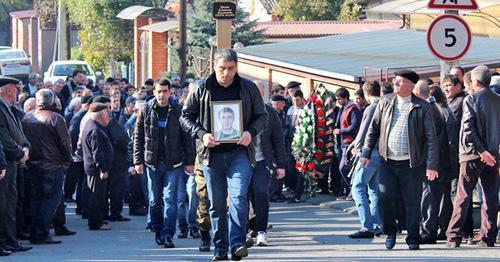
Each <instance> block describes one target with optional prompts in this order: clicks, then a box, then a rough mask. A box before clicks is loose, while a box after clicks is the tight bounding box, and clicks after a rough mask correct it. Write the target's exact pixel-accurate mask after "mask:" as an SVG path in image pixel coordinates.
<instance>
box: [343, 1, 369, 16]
mask: <svg viewBox="0 0 500 262" xmlns="http://www.w3.org/2000/svg"><path fill="white" fill-rule="evenodd" d="M364 8H365V5H364V4H360V3H357V1H356V0H346V1H345V2H344V3H343V4H342V5H341V6H340V14H339V17H338V20H343V21H355V20H358V16H359V15H360V14H361V12H362V11H363V9H364Z"/></svg>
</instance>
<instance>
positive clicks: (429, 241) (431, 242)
mask: <svg viewBox="0 0 500 262" xmlns="http://www.w3.org/2000/svg"><path fill="white" fill-rule="evenodd" d="M420 244H422V245H426V244H427V245H434V244H436V240H435V239H431V238H422V240H420Z"/></svg>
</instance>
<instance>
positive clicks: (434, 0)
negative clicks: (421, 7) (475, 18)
mask: <svg viewBox="0 0 500 262" xmlns="http://www.w3.org/2000/svg"><path fill="white" fill-rule="evenodd" d="M427 7H429V8H431V9H455V10H458V9H466V10H476V9H477V8H478V6H477V3H476V0H430V1H429V4H428V5H427Z"/></svg>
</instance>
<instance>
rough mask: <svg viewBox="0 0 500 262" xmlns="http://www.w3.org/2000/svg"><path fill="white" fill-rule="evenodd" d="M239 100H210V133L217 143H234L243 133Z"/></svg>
mask: <svg viewBox="0 0 500 262" xmlns="http://www.w3.org/2000/svg"><path fill="white" fill-rule="evenodd" d="M241 108H242V105H241V101H215V102H212V110H211V111H212V115H211V118H212V119H211V120H212V134H213V135H214V137H215V141H217V142H219V143H236V142H238V141H239V140H240V138H241V135H242V133H243V131H242V129H243V117H242V112H241Z"/></svg>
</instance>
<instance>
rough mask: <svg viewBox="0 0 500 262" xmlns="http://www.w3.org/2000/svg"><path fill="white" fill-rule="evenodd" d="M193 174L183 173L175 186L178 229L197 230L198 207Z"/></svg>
mask: <svg viewBox="0 0 500 262" xmlns="http://www.w3.org/2000/svg"><path fill="white" fill-rule="evenodd" d="M194 178H195V176H194V173H193V174H189V175H187V174H186V175H183V176H182V178H181V179H179V187H178V188H177V220H178V221H179V230H180V231H184V232H186V231H188V229H189V230H196V231H197V230H198V226H197V224H196V208H197V207H198V202H199V199H198V195H197V194H196V181H195V180H194ZM186 204H187V205H186Z"/></svg>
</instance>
